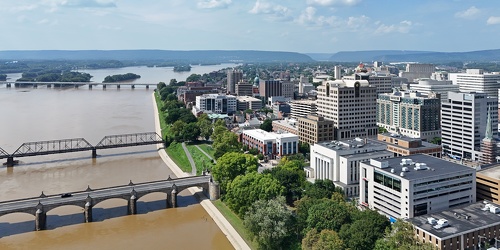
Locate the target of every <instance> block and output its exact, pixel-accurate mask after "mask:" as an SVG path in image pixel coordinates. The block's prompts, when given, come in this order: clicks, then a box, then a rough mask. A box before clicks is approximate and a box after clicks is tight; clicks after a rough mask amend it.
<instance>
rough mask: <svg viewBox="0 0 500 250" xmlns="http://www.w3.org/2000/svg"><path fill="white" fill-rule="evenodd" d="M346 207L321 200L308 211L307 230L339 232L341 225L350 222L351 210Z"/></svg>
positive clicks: (345, 204)
mask: <svg viewBox="0 0 500 250" xmlns="http://www.w3.org/2000/svg"><path fill="white" fill-rule="evenodd" d="M348 206H349V205H348V204H347V203H345V202H340V203H339V202H336V201H333V200H330V199H322V200H321V201H320V202H319V203H317V204H314V205H312V206H311V207H310V208H309V210H308V215H307V220H306V223H307V230H311V229H312V228H316V229H317V230H323V229H330V230H334V231H339V230H340V228H341V227H342V225H344V224H348V223H350V222H351V214H350V211H351V209H350V208H349V207H348Z"/></svg>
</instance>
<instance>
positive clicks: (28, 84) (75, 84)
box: [0, 81, 156, 89]
mask: <svg viewBox="0 0 500 250" xmlns="http://www.w3.org/2000/svg"><path fill="white" fill-rule="evenodd" d="M0 84H5V85H6V87H7V88H10V87H12V86H14V87H33V88H38V86H46V87H47V88H51V87H74V88H78V87H80V86H84V85H88V86H89V89H92V87H93V86H99V85H101V86H102V88H103V89H106V87H107V86H116V88H117V89H119V88H120V86H130V87H131V88H132V89H134V88H135V87H136V86H145V87H146V89H149V85H153V86H155V85H156V83H135V82H105V83H98V82H12V81H5V82H0Z"/></svg>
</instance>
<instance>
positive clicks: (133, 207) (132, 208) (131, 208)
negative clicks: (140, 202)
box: [128, 195, 137, 215]
mask: <svg viewBox="0 0 500 250" xmlns="http://www.w3.org/2000/svg"><path fill="white" fill-rule="evenodd" d="M128 214H129V215H132V214H137V198H136V197H135V195H132V196H130V199H129V200H128Z"/></svg>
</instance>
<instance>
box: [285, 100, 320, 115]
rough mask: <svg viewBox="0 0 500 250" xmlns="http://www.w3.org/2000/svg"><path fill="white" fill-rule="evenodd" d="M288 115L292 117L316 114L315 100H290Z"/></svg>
mask: <svg viewBox="0 0 500 250" xmlns="http://www.w3.org/2000/svg"><path fill="white" fill-rule="evenodd" d="M290 110H291V114H290V116H291V117H292V118H294V119H298V118H299V117H305V116H307V115H311V114H313V115H314V114H316V112H317V111H318V108H317V107H316V101H315V100H296V101H291V102H290Z"/></svg>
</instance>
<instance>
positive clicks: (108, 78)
mask: <svg viewBox="0 0 500 250" xmlns="http://www.w3.org/2000/svg"><path fill="white" fill-rule="evenodd" d="M138 78H141V76H140V75H137V74H134V73H127V74H121V75H112V76H106V78H104V81H102V82H123V81H128V80H135V79H138Z"/></svg>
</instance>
